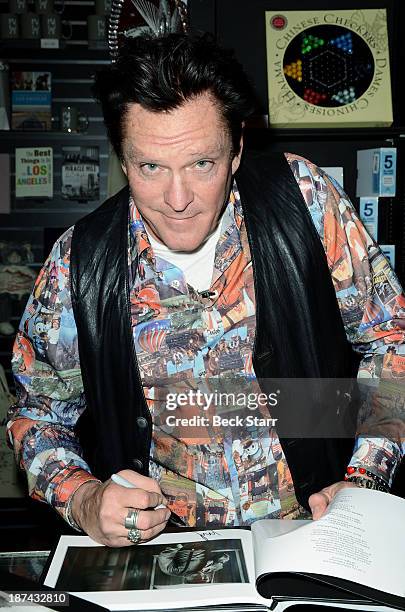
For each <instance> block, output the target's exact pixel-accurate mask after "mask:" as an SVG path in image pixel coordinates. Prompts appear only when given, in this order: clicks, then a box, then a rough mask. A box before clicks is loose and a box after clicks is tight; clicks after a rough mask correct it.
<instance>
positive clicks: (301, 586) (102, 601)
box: [44, 488, 405, 612]
mask: <svg viewBox="0 0 405 612" xmlns="http://www.w3.org/2000/svg"><path fill="white" fill-rule="evenodd" d="M384 519H385V520H384ZM404 524H405V501H404V500H403V499H400V498H399V497H395V496H393V495H390V494H388V493H382V492H380V491H372V490H368V489H360V488H346V489H343V490H341V491H340V492H339V493H338V494H337V496H336V497H335V498H334V500H333V501H332V503H331V504H330V506H329V510H328V512H327V513H326V514H325V515H324V516H323V517H322V518H321V519H319V520H318V521H283V520H271V519H270V520H269V519H266V520H259V521H257V522H255V523H253V525H252V527H251V531H249V530H248V529H215V528H212V529H211V530H209V531H187V532H180V533H164V534H161V535H160V536H158V537H157V538H155V539H153V540H151V541H149V542H146V543H144V544H139V545H137V546H129V547H123V548H118V549H117V548H108V547H105V546H101V545H99V544H97V543H96V542H94V541H92V540H91V539H90V538H89V537H87V536H62V537H61V539H60V541H59V544H58V546H57V548H56V550H55V552H54V554H53V556H52V558H51V561H50V564H49V567H48V568H47V571H46V572H45V574H46V576H45V581H44V584H45V585H46V586H48V587H53V588H55V589H56V591H59V592H60V591H65V592H70V593H73V594H74V595H75V596H79V597H81V598H83V599H85V600H87V601H90V602H93V603H95V604H97V605H101V606H104V607H106V608H107V609H109V610H168V608H170V609H180V608H182V609H187V610H196V609H198V610H202V609H204V608H206V609H209V610H221V609H237V610H252V609H254V610H257V611H263V612H264V611H266V610H270V609H271V610H274V609H276V611H277V609H280V610H284V609H285V608H286V603H289V604H292V603H294V602H295V603H298V602H300V603H303V602H314V603H318V604H319V603H322V602H323V603H325V602H326V603H327V604H328V605H331V606H333V605H340V606H348V607H349V608H350V606H351V605H354V609H356V610H365V611H367V612H369V611H370V610H372V609H373V608H374V606H377V607H376V608H374V609H377V610H378V611H379V612H382V611H383V610H395V609H398V610H404V609H405V583H404V576H403V559H402V556H403V551H404V550H405V530H404V528H403V526H404ZM387 555H389V557H390V561H391V562H390V563H389V565H388V563H387Z"/></svg>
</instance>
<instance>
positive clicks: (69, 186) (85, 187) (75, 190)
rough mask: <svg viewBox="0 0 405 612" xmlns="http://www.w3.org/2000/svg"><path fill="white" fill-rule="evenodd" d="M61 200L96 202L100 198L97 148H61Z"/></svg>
mask: <svg viewBox="0 0 405 612" xmlns="http://www.w3.org/2000/svg"><path fill="white" fill-rule="evenodd" d="M62 152H63V162H62V198H63V199H65V200H79V201H85V202H87V201H88V200H98V199H99V198H100V163H99V149H98V147H80V146H77V147H73V146H72V147H63V149H62Z"/></svg>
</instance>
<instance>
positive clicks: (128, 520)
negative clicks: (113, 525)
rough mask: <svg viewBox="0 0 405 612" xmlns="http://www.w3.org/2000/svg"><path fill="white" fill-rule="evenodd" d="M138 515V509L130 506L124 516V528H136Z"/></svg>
mask: <svg viewBox="0 0 405 612" xmlns="http://www.w3.org/2000/svg"><path fill="white" fill-rule="evenodd" d="M138 516H139V510H135V509H134V508H130V509H129V510H128V514H127V516H126V517H125V522H124V525H125V529H138V524H137V523H138Z"/></svg>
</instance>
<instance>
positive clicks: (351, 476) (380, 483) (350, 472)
mask: <svg viewBox="0 0 405 612" xmlns="http://www.w3.org/2000/svg"><path fill="white" fill-rule="evenodd" d="M364 476H367V478H364ZM359 478H362V479H363V480H368V481H371V482H374V483H375V485H376V486H375V487H372V486H369V487H367V488H369V489H372V488H377V487H378V490H379V491H388V490H389V486H388V483H387V482H386V481H385V480H384V479H383V478H381V477H380V476H377V475H376V474H374V473H373V472H370V471H369V470H367V469H366V468H364V467H354V466H352V465H349V467H348V468H347V473H346V474H345V480H346V482H357V479H359ZM360 486H361V485H360Z"/></svg>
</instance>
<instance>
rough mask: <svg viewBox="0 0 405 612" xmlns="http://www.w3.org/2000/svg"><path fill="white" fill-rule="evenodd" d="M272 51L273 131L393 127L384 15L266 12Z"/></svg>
mask: <svg viewBox="0 0 405 612" xmlns="http://www.w3.org/2000/svg"><path fill="white" fill-rule="evenodd" d="M266 46H267V75H268V90H269V122H270V125H271V126H273V127H278V128H292V127H297V128H304V127H305V128H307V127H314V128H316V127H384V126H389V125H391V124H392V121H393V118H392V99H391V78H390V61H389V46H388V30H387V16H386V10H385V9H364V10H355V9H351V10H337V11H333V10H329V11H285V12H280V11H278V12H274V11H266Z"/></svg>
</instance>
